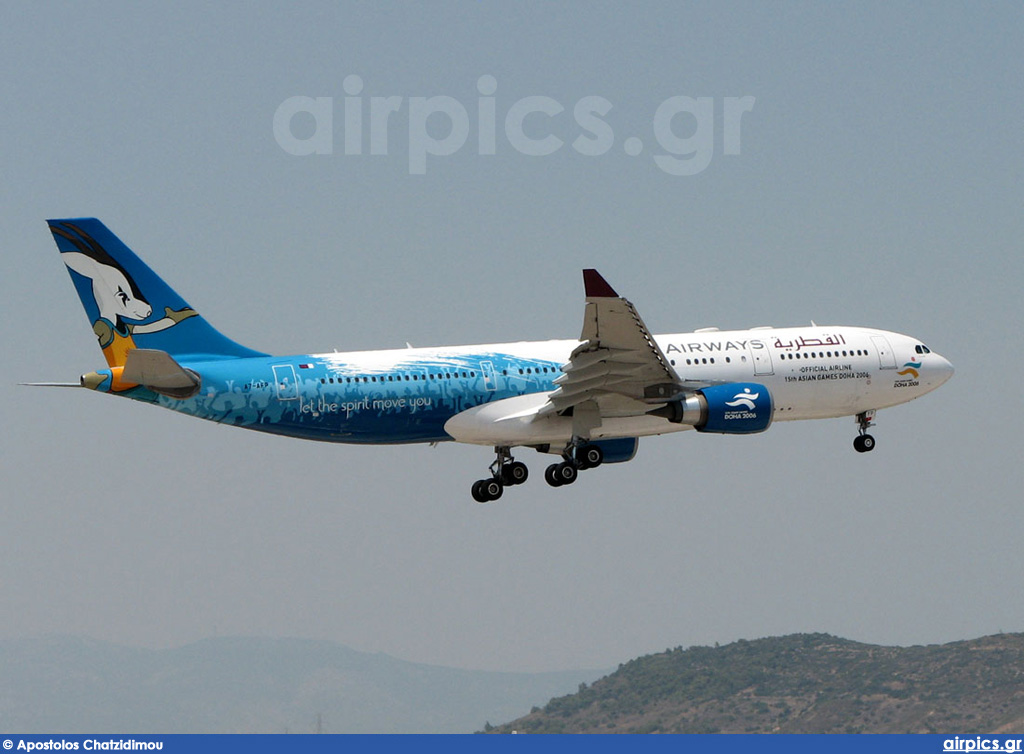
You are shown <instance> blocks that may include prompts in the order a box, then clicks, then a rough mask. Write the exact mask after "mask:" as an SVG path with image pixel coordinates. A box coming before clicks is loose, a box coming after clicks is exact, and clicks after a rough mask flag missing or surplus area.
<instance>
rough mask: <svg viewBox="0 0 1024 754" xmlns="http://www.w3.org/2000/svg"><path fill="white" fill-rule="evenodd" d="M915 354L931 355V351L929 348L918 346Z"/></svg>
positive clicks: (915, 348) (915, 347)
mask: <svg viewBox="0 0 1024 754" xmlns="http://www.w3.org/2000/svg"><path fill="white" fill-rule="evenodd" d="M914 352H915V353H931V350H930V349H929V348H928V346H923V345H917V346H914Z"/></svg>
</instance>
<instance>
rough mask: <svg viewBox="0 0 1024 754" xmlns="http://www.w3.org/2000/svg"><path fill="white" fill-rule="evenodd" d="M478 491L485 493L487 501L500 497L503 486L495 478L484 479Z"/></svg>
mask: <svg viewBox="0 0 1024 754" xmlns="http://www.w3.org/2000/svg"><path fill="white" fill-rule="evenodd" d="M480 491H481V492H483V493H484V494H485V495H487V500H488V502H490V501H492V500H497V499H498V498H499V497H501V493H502V492H503V491H504V488H503V487H502V486H501V482H499V481H498V480H497V479H484V480H482V481H481V483H480Z"/></svg>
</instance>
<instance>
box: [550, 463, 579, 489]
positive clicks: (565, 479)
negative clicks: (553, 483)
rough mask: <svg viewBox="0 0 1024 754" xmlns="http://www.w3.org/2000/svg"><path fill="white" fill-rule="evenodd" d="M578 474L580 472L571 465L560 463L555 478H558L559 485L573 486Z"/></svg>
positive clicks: (556, 468)
mask: <svg viewBox="0 0 1024 754" xmlns="http://www.w3.org/2000/svg"><path fill="white" fill-rule="evenodd" d="M578 474H579V471H577V470H576V467H575V466H573V465H572V464H571V463H560V464H558V465H557V466H555V476H557V477H558V483H559V484H572V483H573V482H575V481H576V477H577V475H578Z"/></svg>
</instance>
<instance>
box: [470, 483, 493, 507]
mask: <svg viewBox="0 0 1024 754" xmlns="http://www.w3.org/2000/svg"><path fill="white" fill-rule="evenodd" d="M483 486H484V480H483V479H481V480H480V481H478V482H473V499H474V500H476V501H477V502H478V503H486V502H488V500H489V498H488V497H487V495H486V494H485V493H484V491H483V489H482V488H483Z"/></svg>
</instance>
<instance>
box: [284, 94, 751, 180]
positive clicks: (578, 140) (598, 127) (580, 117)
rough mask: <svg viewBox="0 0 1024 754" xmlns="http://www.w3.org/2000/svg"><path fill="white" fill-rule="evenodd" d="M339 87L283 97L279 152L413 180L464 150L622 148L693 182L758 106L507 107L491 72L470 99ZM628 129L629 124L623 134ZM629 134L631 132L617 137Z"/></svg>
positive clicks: (534, 103) (541, 100)
mask: <svg viewBox="0 0 1024 754" xmlns="http://www.w3.org/2000/svg"><path fill="white" fill-rule="evenodd" d="M341 88H342V91H343V93H344V96H343V97H339V98H335V97H333V96H308V95H296V96H292V97H288V98H286V99H285V100H283V101H282V102H281V103H280V104H279V105H278V107H277V109H276V110H275V112H274V116H273V129H274V138H275V139H276V141H277V144H278V146H280V148H281V149H282V150H284V151H285V152H286V153H287V154H290V155H294V156H297V157H308V156H312V155H336V154H339V153H340V154H341V155H344V156H345V157H356V156H360V155H369V156H371V157H376V158H381V159H385V158H387V157H389V156H392V155H393V154H395V155H402V154H403V153H404V154H405V155H406V156H407V160H408V170H409V174H410V175H423V174H425V173H426V172H427V168H428V165H430V166H436V165H437V164H438V160H440V159H441V158H444V157H450V156H452V155H455V154H457V153H460V152H462V153H463V154H467V153H475V155H477V156H480V157H487V156H492V155H497V154H510V155H522V156H524V157H527V158H539V157H546V156H549V155H553V154H555V153H557V152H559V151H569V150H571V151H572V152H574V153H575V154H577V155H579V156H581V157H582V158H595V157H601V156H603V155H608V154H612V153H614V152H613V150H615V148H616V147H618V149H619V150H621V152H622V153H624V154H625V155H627V156H629V157H635V158H641V159H642V158H643V157H644V153H645V152H646V153H647V157H648V159H650V160H652V161H653V163H654V165H656V166H657V167H658V169H660V170H661V171H663V172H664V173H667V174H669V175H673V176H692V175H697V174H698V173H701V172H703V171H704V170H706V169H707V167H708V166H709V165H710V164H711V160H712V158H713V157H714V155H715V143H716V140H717V139H720V140H721V151H722V154H723V155H729V156H736V155H739V154H740V150H741V141H742V139H741V136H742V126H743V124H744V123H746V122H747V121H746V120H744V115H747V116H748V120H749V115H750V113H752V111H753V110H754V104H755V102H756V99H755V98H754V97H752V96H749V95H746V96H738V97H737V96H728V97H693V96H690V95H685V94H673V95H672V96H668V97H665V98H663V99H661V101H660V102H652V103H651V105H650V109H649V110H647V112H646V113H636V112H632V113H631V112H627V111H625V110H623V109H621V108H619V109H616V107H615V105H614V103H613V102H612V101H611V100H610V99H608V98H606V97H603V96H600V95H586V96H582V97H575V98H573V100H574V101H567V102H566V103H563V102H562V101H559V100H558V99H556V98H554V97H551V96H548V95H540V94H535V95H530V96H526V97H518V98H512V97H509V98H508V99H507V100H506V99H504V98H502V97H501V96H500V94H499V86H498V80H497V79H496V78H495V77H494V76H491V75H489V74H488V75H483V76H480V77H479V78H478V79H477V81H476V91H475V92H473V93H472V94H471V95H470V97H466V98H464V99H465V100H466V101H463V100H460V99H457V98H456V97H452V96H450V95H445V94H434V95H431V96H405V95H385V94H383V93H381V94H377V93H374V92H373V91H372V88H371V87H369V86H367V85H366V84H365V83H364V81H363V79H362V77H360V76H358V75H355V74H352V75H349V76H347V77H345V79H344V81H343V82H342V86H341ZM463 88H466V87H465V86H464V87H463ZM638 119H639V121H640V122H641V123H642V125H637V121H638ZM626 122H628V123H633V124H634V125H633V126H632V127H631V128H627V127H626V126H625V125H623V124H624V123H626ZM617 129H618V131H617ZM626 130H629V131H630V133H619V131H626ZM652 139H653V143H652ZM432 169H436V168H432Z"/></svg>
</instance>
